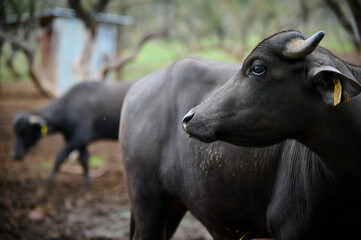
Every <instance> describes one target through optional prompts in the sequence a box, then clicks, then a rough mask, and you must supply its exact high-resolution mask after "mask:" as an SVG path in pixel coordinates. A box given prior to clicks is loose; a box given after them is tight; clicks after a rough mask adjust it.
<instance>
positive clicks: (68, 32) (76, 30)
mask: <svg viewBox="0 0 361 240" xmlns="http://www.w3.org/2000/svg"><path fill="white" fill-rule="evenodd" d="M95 17H96V20H97V21H98V24H99V25H98V31H97V35H96V40H95V44H94V48H93V54H92V56H91V59H90V62H89V68H88V69H89V74H88V75H89V76H94V74H96V73H98V72H99V70H100V68H101V67H102V65H103V63H104V62H105V61H106V60H107V59H112V58H114V57H116V54H117V51H118V44H117V41H118V39H119V36H120V34H121V26H124V25H130V24H131V23H132V21H133V19H132V17H129V16H121V15H114V14H105V13H98V14H96V16H95ZM40 24H41V26H42V27H43V29H42V31H41V33H40V36H39V37H40V41H39V44H40V58H41V69H42V71H43V73H44V74H45V76H46V77H47V79H49V85H50V86H52V88H53V92H54V93H56V95H59V96H60V95H62V94H63V93H64V92H66V91H67V90H68V89H69V88H70V87H71V86H73V85H74V84H76V83H78V82H79V81H80V80H81V79H79V77H78V76H77V72H76V66H75V65H76V64H77V61H78V60H79V58H80V56H81V53H82V51H83V49H84V46H85V43H86V38H87V34H88V33H87V29H86V27H85V24H84V23H83V22H82V21H81V20H80V19H78V18H77V17H76V14H75V11H73V10H72V9H66V8H55V9H51V10H48V11H45V12H44V14H42V16H40ZM87 80H88V79H87Z"/></svg>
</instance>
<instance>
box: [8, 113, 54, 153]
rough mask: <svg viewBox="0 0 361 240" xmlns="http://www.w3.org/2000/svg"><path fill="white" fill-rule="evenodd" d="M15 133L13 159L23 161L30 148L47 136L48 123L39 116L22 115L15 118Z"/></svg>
mask: <svg viewBox="0 0 361 240" xmlns="http://www.w3.org/2000/svg"><path fill="white" fill-rule="evenodd" d="M13 131H14V134H15V146H14V151H13V158H14V159H16V160H21V159H23V157H24V156H25V154H26V153H27V151H28V150H29V149H30V147H32V146H33V145H34V144H35V143H36V142H37V141H38V140H39V139H40V137H41V136H43V135H45V134H46V131H47V127H46V121H45V119H44V118H42V117H41V116H38V115H34V114H29V113H20V114H18V115H16V116H15V118H14V121H13Z"/></svg>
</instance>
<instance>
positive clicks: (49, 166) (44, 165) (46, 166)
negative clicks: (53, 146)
mask: <svg viewBox="0 0 361 240" xmlns="http://www.w3.org/2000/svg"><path fill="white" fill-rule="evenodd" d="M41 167H42V168H43V169H45V170H50V169H52V167H53V165H52V162H51V161H48V162H42V163H41Z"/></svg>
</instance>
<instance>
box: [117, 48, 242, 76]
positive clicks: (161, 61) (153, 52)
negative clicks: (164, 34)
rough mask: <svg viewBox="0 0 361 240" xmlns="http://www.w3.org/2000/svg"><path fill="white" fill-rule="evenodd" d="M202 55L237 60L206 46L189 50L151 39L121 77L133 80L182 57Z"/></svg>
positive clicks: (225, 60)
mask: <svg viewBox="0 0 361 240" xmlns="http://www.w3.org/2000/svg"><path fill="white" fill-rule="evenodd" d="M191 56H193V57H203V58H206V59H210V60H217V61H222V62H238V60H236V59H235V58H233V57H231V56H229V55H228V54H226V53H225V52H224V51H222V50H220V49H216V48H210V47H207V48H205V49H203V50H199V51H189V50H188V48H187V47H186V46H185V45H184V44H182V43H180V42H176V41H151V42H148V43H147V44H145V45H144V46H143V48H142V49H141V51H140V53H139V55H138V56H137V58H136V59H135V60H134V61H133V62H132V63H130V64H129V65H128V66H126V67H125V69H124V75H123V77H122V79H123V80H124V81H133V80H137V79H139V78H142V77H144V76H146V75H148V74H150V73H152V72H155V71H157V70H159V69H161V68H164V67H166V66H168V65H170V64H172V63H173V62H175V61H177V60H178V59H180V58H183V57H191Z"/></svg>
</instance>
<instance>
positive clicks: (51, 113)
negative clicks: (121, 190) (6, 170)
mask: <svg viewBox="0 0 361 240" xmlns="http://www.w3.org/2000/svg"><path fill="white" fill-rule="evenodd" d="M129 87H130V84H128V83H103V82H84V83H80V84H78V85H76V86H74V87H73V88H72V89H70V90H69V91H68V92H67V93H66V94H65V95H64V96H62V97H61V98H59V99H56V100H53V101H52V102H51V103H50V104H48V105H47V106H45V107H42V108H40V109H37V110H35V111H32V112H25V113H19V114H18V115H16V116H15V118H14V121H13V130H14V133H15V138H16V139H15V146H14V152H13V157H14V158H15V159H22V158H23V157H24V156H25V154H26V152H27V151H28V150H29V149H30V147H32V146H34V145H35V144H36V143H37V141H38V140H39V139H40V138H41V137H43V136H46V135H48V134H52V133H55V132H61V133H62V134H63V135H64V138H65V140H66V145H65V147H64V148H63V149H62V150H61V151H60V152H59V154H58V155H57V157H56V162H55V165H54V168H53V170H52V172H51V174H50V176H49V178H48V180H47V186H50V184H51V183H52V182H53V180H54V177H55V175H56V173H57V172H58V170H59V167H60V165H61V164H62V163H63V162H64V160H65V159H66V158H67V157H68V155H69V154H70V153H71V152H72V151H73V150H76V149H77V150H78V151H79V161H80V163H81V165H82V166H83V168H84V177H85V182H84V184H85V186H86V187H88V186H89V176H88V158H89V153H88V150H87V145H88V144H89V143H90V142H93V141H95V140H99V139H106V138H109V139H117V138H118V128H119V118H120V111H121V107H122V103H123V99H124V96H125V94H126V92H127V91H128V89H129Z"/></svg>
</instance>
